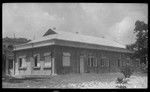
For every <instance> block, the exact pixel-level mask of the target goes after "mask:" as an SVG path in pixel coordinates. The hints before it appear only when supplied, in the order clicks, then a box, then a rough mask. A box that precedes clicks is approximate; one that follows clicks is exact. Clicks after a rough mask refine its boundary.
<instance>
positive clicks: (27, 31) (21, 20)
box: [3, 4, 63, 38]
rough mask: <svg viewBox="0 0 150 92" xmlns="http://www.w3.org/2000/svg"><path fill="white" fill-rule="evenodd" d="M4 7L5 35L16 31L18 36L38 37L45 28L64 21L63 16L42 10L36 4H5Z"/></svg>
mask: <svg viewBox="0 0 150 92" xmlns="http://www.w3.org/2000/svg"><path fill="white" fill-rule="evenodd" d="M3 7H4V10H3V26H4V29H3V30H7V31H3V35H5V34H7V35H9V36H10V35H12V33H16V36H22V37H29V38H32V37H33V35H36V36H37V37H38V36H40V35H39V33H43V30H44V31H45V30H47V29H48V28H49V27H50V26H57V25H59V24H61V23H62V22H63V18H61V17H58V16H57V15H54V14H49V13H48V12H46V11H42V10H41V9H40V8H39V7H38V6H37V5H36V4H4V6H3ZM43 28H44V29H43ZM8 31H9V33H7V32H8ZM17 34H18V35H17Z"/></svg>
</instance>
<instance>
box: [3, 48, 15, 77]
mask: <svg viewBox="0 0 150 92" xmlns="http://www.w3.org/2000/svg"><path fill="white" fill-rule="evenodd" d="M13 59H14V54H13V52H12V49H11V48H6V47H5V46H4V45H3V53H2V77H5V76H7V75H8V76H9V75H12V74H13V73H12V72H13Z"/></svg>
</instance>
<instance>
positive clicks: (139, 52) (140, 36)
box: [127, 20, 148, 63]
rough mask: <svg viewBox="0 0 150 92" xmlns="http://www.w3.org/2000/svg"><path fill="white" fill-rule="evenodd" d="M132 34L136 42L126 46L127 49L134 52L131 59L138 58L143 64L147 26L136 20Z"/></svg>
mask: <svg viewBox="0 0 150 92" xmlns="http://www.w3.org/2000/svg"><path fill="white" fill-rule="evenodd" d="M134 33H135V34H136V42H135V43H133V44H130V45H127V49H129V50H134V51H135V53H134V55H133V58H140V60H141V62H144V63H145V62H146V58H147V53H148V52H147V51H148V24H146V23H144V22H143V21H139V20H137V21H136V22H135V29H134Z"/></svg>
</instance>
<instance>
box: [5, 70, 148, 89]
mask: <svg viewBox="0 0 150 92" xmlns="http://www.w3.org/2000/svg"><path fill="white" fill-rule="evenodd" d="M119 76H123V75H122V74H120V73H105V74H94V73H93V74H67V75H57V76H49V77H42V78H24V79H11V80H3V82H2V87H3V88H81V89H84V88H98V89H100V88H116V85H117V84H116V82H115V81H116V78H117V77H119ZM126 87H127V88H147V75H145V74H133V75H132V76H131V78H130V81H129V82H128V84H127V85H126Z"/></svg>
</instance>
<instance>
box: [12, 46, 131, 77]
mask: <svg viewBox="0 0 150 92" xmlns="http://www.w3.org/2000/svg"><path fill="white" fill-rule="evenodd" d="M47 52H54V60H55V61H54V65H55V69H54V72H55V73H56V74H69V73H80V56H84V72H85V73H105V72H117V71H119V67H118V66H117V65H118V64H117V60H118V59H119V57H120V55H121V56H122V57H121V58H122V61H125V62H126V58H127V57H128V56H129V55H128V54H126V53H119V52H111V51H105V50H96V49H85V48H75V47H67V46H58V45H57V46H56V45H54V46H45V47H40V48H32V49H27V50H20V51H16V52H15V53H16V58H18V57H19V56H22V55H26V56H27V69H26V70H19V69H18V61H17V62H16V64H15V65H16V69H15V70H16V71H15V74H16V75H51V73H52V69H44V53H47ZM63 52H69V53H70V54H71V57H70V66H69V67H64V66H63V64H62V56H63ZM34 54H40V65H41V67H40V69H34V68H33V67H34V62H33V55H34ZM90 54H92V55H93V56H95V57H96V58H97V63H98V64H97V67H89V66H88V63H87V62H88V59H87V57H88V55H90ZM102 57H107V58H109V61H110V64H109V65H110V66H109V67H108V68H106V67H101V59H102ZM17 60H18V59H17Z"/></svg>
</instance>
